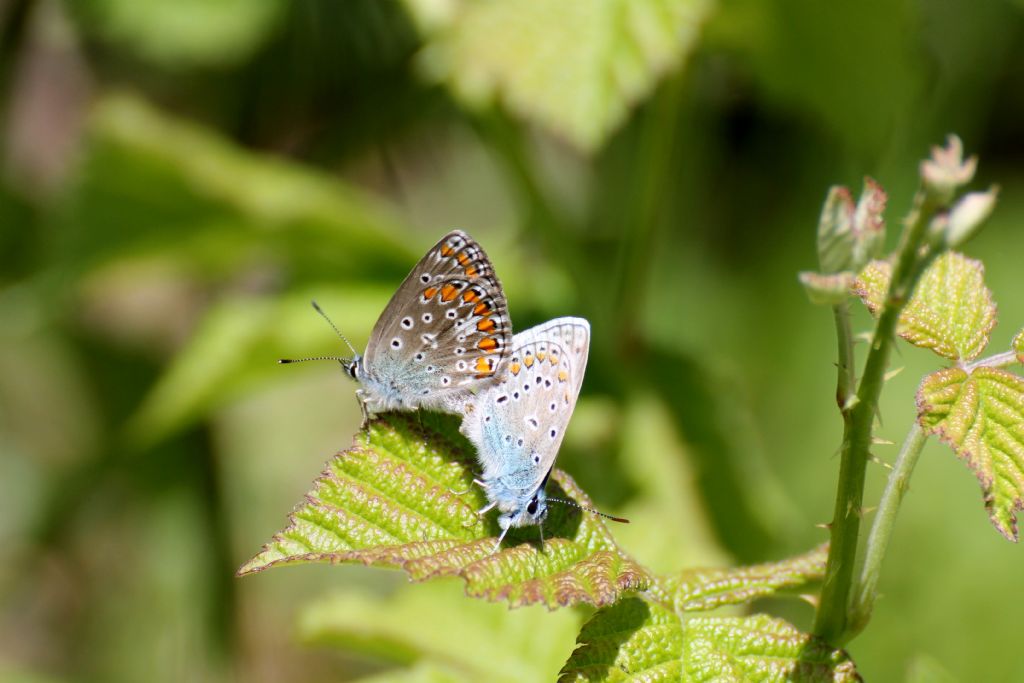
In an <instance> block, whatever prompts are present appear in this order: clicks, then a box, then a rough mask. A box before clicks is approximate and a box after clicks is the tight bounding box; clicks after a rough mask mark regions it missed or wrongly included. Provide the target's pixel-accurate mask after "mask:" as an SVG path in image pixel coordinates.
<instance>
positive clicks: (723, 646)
mask: <svg viewBox="0 0 1024 683" xmlns="http://www.w3.org/2000/svg"><path fill="white" fill-rule="evenodd" d="M683 635H684V637H683V653H682V661H683V663H684V669H683V680H687V681H721V680H731V681H801V682H802V683H811V682H813V681H833V682H835V683H839V682H844V683H845V682H852V681H860V680H861V677H860V675H859V674H858V673H857V669H856V667H855V666H854V664H853V660H851V659H850V656H849V655H848V654H846V652H844V651H843V650H838V649H835V648H833V647H831V646H830V645H828V643H826V642H824V641H823V640H821V639H820V638H816V637H814V636H812V635H810V634H808V633H803V632H802V631H800V630H799V629H797V628H796V627H795V626H793V625H792V624H790V623H789V622H787V621H785V620H783V619H777V618H774V617H770V616H768V615H766V614H756V615H754V616H750V617H694V618H691V619H688V620H686V622H685V625H684V627H683Z"/></svg>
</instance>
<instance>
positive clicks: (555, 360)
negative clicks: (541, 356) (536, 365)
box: [548, 353, 558, 365]
mask: <svg viewBox="0 0 1024 683" xmlns="http://www.w3.org/2000/svg"><path fill="white" fill-rule="evenodd" d="M548 361H549V362H550V363H551V364H552V365H558V354H557V353H552V354H551V355H550V356H548Z"/></svg>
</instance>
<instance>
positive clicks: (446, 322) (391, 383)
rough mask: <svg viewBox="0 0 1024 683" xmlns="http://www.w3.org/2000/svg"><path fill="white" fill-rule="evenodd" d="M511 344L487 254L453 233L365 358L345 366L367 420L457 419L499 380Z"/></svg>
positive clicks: (395, 304)
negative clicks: (426, 412)
mask: <svg viewBox="0 0 1024 683" xmlns="http://www.w3.org/2000/svg"><path fill="white" fill-rule="evenodd" d="M511 339H512V324H511V322H510V320H509V317H508V310H507V306H506V303H505V295H504V293H503V292H502V289H501V283H500V282H499V281H498V277H497V275H496V274H495V273H494V268H493V267H492V266H491V263H490V261H489V260H488V258H487V254H485V253H484V251H483V249H482V248H481V247H480V245H479V244H477V243H476V242H475V241H474V240H473V239H472V238H471V237H469V235H467V234H466V233H464V232H462V231H460V230H455V231H452V232H450V233H448V234H447V235H445V236H444V237H442V238H441V240H440V241H439V242H438V243H437V244H435V245H434V246H433V247H432V248H431V249H430V250H429V251H428V252H427V253H426V255H425V256H424V257H423V258H422V259H420V262H419V263H417V264H416V266H415V267H414V268H413V269H412V271H411V272H410V273H409V275H408V276H407V277H406V278H405V281H403V282H402V284H401V286H400V287H399V288H398V291H397V292H395V294H394V296H393V297H392V298H391V301H390V302H389V303H388V305H387V307H386V308H385V309H384V312H383V313H382V314H381V316H380V318H379V319H378V320H377V323H376V325H374V328H373V332H372V333H371V334H370V340H369V342H368V343H367V346H366V352H365V353H364V354H362V355H358V354H357V355H356V356H355V357H354V358H351V359H345V360H342V361H341V363H342V367H343V368H344V369H345V372H346V373H348V375H349V376H351V377H352V378H353V379H355V380H356V381H358V382H359V384H360V388H359V389H358V390H357V391H356V395H357V397H358V398H359V401H360V404H361V406H362V409H363V414H364V417H367V418H369V417H372V416H373V415H375V414H377V413H382V412H386V411H389V410H415V409H418V408H427V409H433V410H442V411H447V412H455V411H457V410H458V409H459V407H461V406H462V405H463V404H464V403H465V401H467V400H468V399H470V398H471V397H472V395H473V393H474V391H479V390H482V389H483V388H486V387H487V386H489V385H490V384H493V383H494V382H495V381H496V380H495V377H497V376H500V371H501V370H502V368H503V363H504V361H505V359H506V357H507V354H508V350H509V346H510V343H511Z"/></svg>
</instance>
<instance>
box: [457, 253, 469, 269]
mask: <svg viewBox="0 0 1024 683" xmlns="http://www.w3.org/2000/svg"><path fill="white" fill-rule="evenodd" d="M455 260H456V261H458V262H459V265H460V266H464V265H466V264H467V263H469V257H468V256H466V252H464V251H460V252H459V254H458V256H456V257H455Z"/></svg>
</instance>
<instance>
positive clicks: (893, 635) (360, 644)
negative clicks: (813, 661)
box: [0, 0, 1024, 683]
mask: <svg viewBox="0 0 1024 683" xmlns="http://www.w3.org/2000/svg"><path fill="white" fill-rule="evenodd" d="M1022 38H1024V2H1020V1H1019V0H1018V1H1016V2H1011V1H1008V0H992V1H990V2H975V1H972V0H932V1H930V2H903V1H897V2H881V1H879V0H865V1H863V2H858V3H822V2H819V1H818V0H781V1H779V2H771V3H769V2H761V1H758V0H718V1H716V0H565V1H564V2H559V3H551V2H548V1H546V0H518V1H514V0H489V2H472V1H470V0H404V1H398V0H346V1H345V2H338V1H335V0H293V1H292V2H286V1H285V0H177V1H175V2H172V1H171V0H66V1H61V0H6V1H4V2H0V41H2V43H0V94H2V105H0V107H2V108H0V112H2V114H0V117H2V129H0V151H2V155H0V156H2V164H3V167H2V181H0V264H2V265H0V501H2V505H0V510H2V514H0V679H3V680H17V681H55V682H59V681H115V682H116V681H138V680H151V681H184V680H188V681H222V680H246V681H255V682H271V681H314V680H323V681H327V680H337V681H346V680H366V681H369V680H372V681H376V682H377V683H382V682H383V681H395V682H397V681H467V680H468V681H473V680H503V681H504V680H507V681H532V680H552V679H553V678H554V675H555V673H556V672H557V671H558V669H559V667H560V666H561V664H562V663H563V662H564V660H565V659H566V658H567V657H568V655H569V653H570V652H571V651H572V648H573V640H574V637H575V633H576V631H577V628H578V625H579V623H580V621H581V620H582V619H583V618H585V616H586V614H585V612H583V611H572V610H565V611H562V612H559V613H554V614H549V613H547V612H545V611H544V610H542V609H537V610H533V609H523V610H517V611H514V612H509V611H507V610H506V609H505V608H504V607H503V606H501V605H488V604H482V603H479V602H475V601H470V600H469V599H466V598H463V597H462V596H461V591H460V587H459V585H458V584H457V583H450V584H449V583H441V584H438V585H430V586H407V585H405V580H404V579H403V578H402V577H400V576H398V575H397V574H394V573H389V572H384V571H379V570H368V569H363V568H361V567H324V566H304V567H299V568H295V569H286V570H276V571H272V572H267V573H266V574H262V575H259V576H255V577H250V578H247V579H245V580H236V579H234V578H233V576H232V575H233V572H234V570H235V569H236V568H237V567H238V566H239V565H240V564H241V563H242V562H243V561H245V560H246V559H248V558H249V557H250V556H252V555H253V554H254V553H255V552H256V551H257V550H258V549H259V547H260V546H261V544H262V543H263V542H265V541H266V540H268V539H269V537H270V536H271V534H273V533H274V532H275V531H277V530H278V529H280V528H281V527H283V526H284V523H285V517H286V514H287V512H288V511H290V510H291V508H292V506H293V505H295V504H296V503H298V502H299V501H300V500H301V497H302V495H303V493H304V492H305V491H306V490H307V489H308V488H309V485H310V482H311V481H312V480H313V479H314V477H315V476H316V475H317V473H318V472H319V471H320V467H321V465H322V463H323V462H324V461H325V460H326V459H327V458H328V457H329V456H330V455H331V454H333V453H334V452H335V451H337V450H339V449H341V448H344V447H346V446H348V445H349V444H350V442H351V438H352V434H353V433H354V432H355V431H356V429H357V427H358V425H359V414H358V410H357V407H356V402H355V400H354V398H353V391H354V386H353V385H351V384H350V383H348V382H347V378H345V377H343V376H342V374H341V373H340V371H339V370H338V369H337V368H336V367H332V366H331V365H329V364H312V363H311V364H308V365H306V366H292V367H284V368H282V367H278V366H276V365H275V363H274V361H275V359H276V358H278V357H281V356H300V355H314V354H320V353H337V352H342V351H344V349H341V348H340V344H339V342H338V340H337V339H336V337H335V336H334V335H333V332H332V331H331V330H330V329H329V328H328V327H327V326H326V325H325V324H324V323H323V321H322V320H321V319H319V318H318V317H317V316H316V315H315V314H314V313H313V312H312V310H311V309H310V308H309V304H308V302H309V300H310V299H311V298H314V297H315V298H316V299H318V300H319V301H320V302H321V304H322V305H323V307H324V308H325V309H326V310H327V312H328V313H329V314H330V315H331V316H332V317H333V318H334V320H335V322H336V323H337V324H338V325H339V327H341V329H342V330H344V331H345V332H346V333H347V334H348V335H349V336H350V337H351V338H352V340H353V342H354V343H355V344H356V346H357V347H361V345H363V344H364V343H365V340H366V337H367V336H368V334H369V332H370V329H371V328H372V326H373V323H374V321H375V320H376V316H377V315H378V313H379V312H380V311H381V310H382V309H383V307H384V304H385V303H386V301H387V299H388V298H389V297H390V295H391V293H392V292H393V291H394V290H395V288H396V287H397V285H398V283H399V282H400V281H401V279H402V278H403V277H404V275H405V274H406V273H407V272H408V270H409V269H410V268H411V266H412V265H413V263H414V262H415V260H416V259H418V258H419V256H420V255H422V253H423V252H424V251H425V250H426V248H427V247H429V246H430V245H431V244H433V243H434V241H435V240H436V239H437V238H438V237H439V236H440V235H441V234H443V233H444V232H445V231H447V230H449V229H451V228H454V227H460V228H463V229H465V230H467V231H469V232H470V233H471V234H472V235H473V236H474V237H476V238H477V239H478V240H479V241H480V242H481V244H483V246H484V248H485V249H486V250H487V251H488V252H489V254H490V255H491V257H492V260H493V261H494V263H495V266H496V268H497V271H498V273H499V274H500V276H501V278H502V280H503V282H504V284H505V287H506V292H507V295H508V299H509V301H510V305H509V308H510V312H511V315H512V318H513V321H514V323H515V326H516V328H517V329H525V328H526V327H528V326H530V325H532V324H535V323H537V322H541V321H543V320H545V319H547V318H549V317H552V316H556V315H582V316H585V317H587V318H589V319H590V320H591V323H592V325H593V335H594V338H593V349H592V351H591V360H590V365H589V368H588V376H587V381H586V382H585V384H584V387H583V395H582V398H581V400H580V404H579V406H578V408H577V413H576V416H575V417H574V420H573V423H572V428H571V430H570V432H569V434H568V436H567V440H566V443H565V445H564V447H563V449H562V454H561V456H560V459H559V464H560V466H561V467H563V468H564V469H566V470H568V471H569V472H570V473H571V474H572V475H573V476H574V477H575V478H576V479H577V481H578V482H580V483H581V484H582V485H583V487H584V488H585V489H586V490H588V491H589V492H590V493H591V494H592V496H593V497H594V499H595V501H596V502H597V504H598V506H599V507H600V508H602V509H607V510H609V511H614V512H617V513H623V514H626V515H628V516H630V517H631V518H632V519H633V522H634V523H633V524H631V525H629V526H628V527H616V528H615V529H613V531H614V532H615V533H616V536H617V538H619V539H621V541H622V543H623V544H624V545H625V547H626V548H627V549H628V550H630V551H631V552H633V553H634V554H635V556H636V557H637V558H638V559H639V560H640V561H642V562H645V563H647V564H648V565H649V566H652V567H653V568H655V569H657V570H660V571H670V570H672V569H674V568H679V567H682V566H692V565H699V564H720V563H729V562H757V561H765V560H769V559H774V558H781V557H783V556H786V555H788V554H792V553H796V552H799V551H802V550H805V549H807V548H809V547H810V546H812V545H814V544H817V543H819V542H820V541H822V540H824V538H825V533H824V532H823V531H822V530H821V529H820V528H817V527H816V525H818V524H820V523H823V522H826V521H828V519H829V518H830V517H831V512H832V501H833V499H834V493H835V491H834V487H835V481H836V476H837V471H838V464H839V462H838V458H837V457H836V449H837V446H838V444H839V440H840V431H841V430H840V427H841V423H840V419H839V416H838V413H837V411H836V408H835V405H834V399H833V396H834V390H835V387H834V383H835V369H834V366H833V362H834V358H835V349H834V336H833V330H832V321H831V314H830V312H829V311H828V310H827V309H824V308H816V307H813V306H811V305H810V304H808V303H807V302H806V299H805V296H804V293H803V291H802V290H801V287H800V286H799V284H798V283H797V280H796V272H797V271H798V270H800V269H806V268H813V267H814V266H815V265H816V257H815V253H814V229H815V225H816V221H817V215H818V211H819V208H820V205H821V202H822V200H823V199H824V196H825V192H826V190H827V188H828V187H829V185H831V184H833V183H842V184H847V185H850V186H852V187H853V189H854V190H855V191H859V188H860V185H861V182H862V177H863V175H865V174H870V175H871V176H873V177H875V178H877V179H878V180H879V181H880V182H881V183H882V185H883V186H884V187H885V188H886V189H887V190H888V191H889V193H890V211H889V223H890V233H891V234H890V242H891V241H892V240H893V239H894V237H895V233H896V231H897V228H898V225H899V218H900V217H901V216H902V215H903V213H904V212H905V211H906V209H907V207H908V205H909V201H910V197H911V195H912V192H913V190H914V187H915V184H916V168H917V162H918V160H919V159H920V158H922V157H923V156H924V155H925V154H926V152H927V149H928V146H929V145H930V144H934V143H939V142H941V141H943V139H944V138H945V135H946V134H947V133H950V132H956V133H958V134H960V135H961V136H962V137H963V139H964V142H965V146H966V148H967V150H968V151H969V152H972V153H977V154H979V155H980V158H981V165H980V170H979V175H978V183H977V184H978V185H979V186H985V185H988V184H990V183H993V182H997V183H999V184H1000V185H1001V186H1002V193H1001V196H1000V204H999V206H998V207H997V209H996V213H995V215H994V217H993V219H992V221H991V223H990V225H989V226H988V227H987V228H986V230H985V232H984V233H983V234H982V235H981V236H980V237H978V238H977V239H976V240H975V241H974V242H973V243H972V244H970V245H969V248H968V252H969V253H970V254H971V255H972V256H975V257H979V258H982V259H983V260H984V261H985V263H986V267H987V281H988V284H989V286H990V287H991V288H992V290H993V292H994V296H995V298H996V300H997V302H998V303H999V306H1000V308H999V313H1000V319H1001V321H1002V323H1003V324H1002V325H1001V326H1000V327H998V328H997V329H996V332H995V336H994V338H993V347H992V349H993V350H1002V349H1004V348H1006V346H1007V344H1008V343H1009V340H1010V338H1011V336H1012V334H1013V333H1014V332H1015V331H1016V330H1017V329H1019V328H1020V326H1021V325H1022V324H1024V297H1021V296H1019V294H1020V290H1021V279H1020V276H1021V272H1022V270H1021V264H1022V263H1024V259H1022V257H1024V231H1022V230H1021V229H1020V226H1021V225H1022V224H1024V124H1022V122H1024V40H1022ZM856 324H857V326H858V329H861V330H866V329H868V327H869V324H870V322H869V320H868V318H867V316H866V315H864V314H863V313H862V312H859V313H858V317H857V319H856ZM895 362H896V363H897V364H899V365H902V366H905V367H906V370H905V371H904V372H903V373H902V374H901V375H899V376H898V377H897V378H896V379H894V380H893V381H891V382H890V385H889V386H888V388H887V392H886V394H885V397H884V401H883V413H882V417H883V425H882V428H881V435H882V436H883V437H885V438H888V439H890V440H892V441H895V442H900V441H901V440H902V438H903V436H904V434H905V433H906V430H907V428H908V427H909V424H910V420H911V419H912V416H913V412H914V406H913V395H914V391H915V389H916V385H917V382H918V381H919V379H920V377H921V375H922V374H923V373H925V372H927V371H928V370H930V369H933V368H934V367H936V365H937V364H936V362H935V359H934V358H933V357H932V356H931V355H930V354H928V353H927V352H925V351H921V350H916V349H912V348H910V347H908V346H902V347H901V353H900V354H899V355H898V357H897V358H896V361H895ZM877 455H878V456H879V458H881V459H882V460H887V461H890V462H891V461H892V460H893V459H894V457H895V448H894V447H884V446H883V447H879V448H878V449H877ZM884 476H885V471H884V470H883V468H882V467H880V466H873V467H872V469H871V470H870V471H869V487H868V492H867V501H868V503H867V504H868V505H873V504H874V502H875V501H877V498H878V495H879V492H880V490H881V485H882V483H883V481H884ZM1022 553H1024V550H1022V549H1021V548H1019V547H1015V546H1013V545H1012V544H1010V543H1007V542H1006V541H1005V540H1004V539H1003V538H1002V537H1001V536H1000V535H999V534H998V533H997V532H996V531H995V530H994V529H993V528H992V527H991V526H990V525H989V523H988V521H987V517H986V514H985V511H984V509H983V506H982V501H981V496H980V492H979V488H978V485H977V482H976V481H975V479H974V478H973V476H972V475H971V474H970V473H969V472H968V471H967V470H966V468H965V467H963V465H962V464H961V463H959V462H957V461H956V460H955V458H954V457H953V455H952V453H951V452H950V451H949V450H948V449H946V448H944V447H941V446H939V445H937V444H930V445H929V446H928V448H927V451H926V453H925V455H924V457H923V458H922V461H921V463H920V464H919V466H918V469H917V472H916V476H915V478H914V481H913V487H912V491H911V493H910V495H909V497H908V499H907V501H906V503H905V504H904V506H903V509H902V511H901V514H900V519H899V522H898V529H897V531H896V536H895V543H893V545H892V548H891V551H890V553H889V557H888V558H887V562H886V565H885V568H884V574H883V579H882V584H881V590H882V592H883V597H882V599H881V600H880V601H879V603H878V607H877V610H876V615H875V619H874V621H873V622H872V623H871V625H870V626H869V628H868V629H867V631H866V632H865V633H864V634H863V635H862V636H861V637H860V638H859V639H857V640H856V641H855V642H854V643H853V644H852V645H851V647H850V651H851V653H852V654H853V656H854V658H855V660H856V661H857V663H858V664H859V667H860V669H861V671H862V673H863V675H864V676H865V678H866V680H868V681H904V680H906V681H922V682H923V681H951V680H964V681H979V680H984V681H1016V680H1024V655H1022V654H1021V650H1020V647H1019V644H1020V636H1019V624H1020V617H1019V614H1020V611H1021V610H1022V609H1024V588H1022V587H1021V584H1020V577H1021V571H1022V568H1024V554H1022ZM763 607H764V608H766V609H770V610H772V611H774V612H776V613H779V614H782V615H784V616H786V617H787V618H789V619H791V620H792V621H794V623H796V624H798V625H800V626H802V627H804V628H808V627H809V625H810V621H811V616H812V615H811V610H810V608H809V607H807V606H806V605H800V604H790V603H771V604H767V605H764V606H763Z"/></svg>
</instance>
